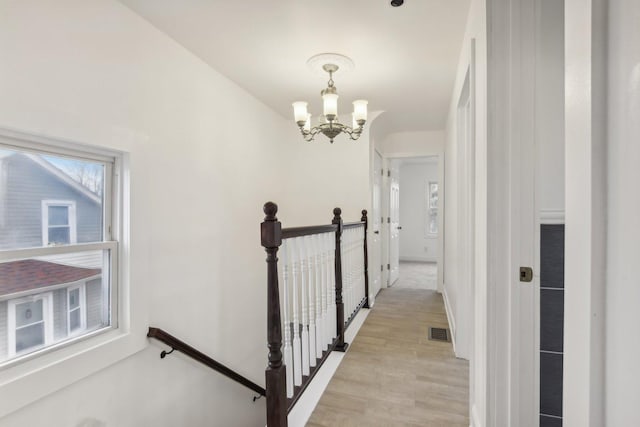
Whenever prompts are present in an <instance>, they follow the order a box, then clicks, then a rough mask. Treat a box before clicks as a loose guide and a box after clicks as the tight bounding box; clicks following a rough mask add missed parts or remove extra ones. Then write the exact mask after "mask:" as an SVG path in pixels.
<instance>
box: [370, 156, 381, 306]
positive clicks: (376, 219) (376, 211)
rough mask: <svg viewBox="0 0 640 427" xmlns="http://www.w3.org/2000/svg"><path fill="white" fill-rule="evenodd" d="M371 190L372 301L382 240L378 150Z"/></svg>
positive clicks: (378, 281) (378, 276) (378, 284)
mask: <svg viewBox="0 0 640 427" xmlns="http://www.w3.org/2000/svg"><path fill="white" fill-rule="evenodd" d="M373 169H374V173H373V177H374V178H373V192H372V195H371V196H372V201H371V207H372V209H371V210H372V212H371V216H370V221H371V224H370V229H371V234H370V236H371V261H370V267H369V275H370V277H369V301H370V304H372V303H373V301H374V299H375V296H376V294H377V293H378V291H379V290H380V288H381V286H382V274H381V269H380V266H381V265H382V240H381V239H380V231H381V228H382V222H381V215H382V213H381V207H382V203H381V199H380V197H381V195H382V156H380V154H379V153H378V152H375V153H374V161H373Z"/></svg>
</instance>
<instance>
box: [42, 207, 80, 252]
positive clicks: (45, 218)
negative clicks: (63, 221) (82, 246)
mask: <svg viewBox="0 0 640 427" xmlns="http://www.w3.org/2000/svg"><path fill="white" fill-rule="evenodd" d="M51 206H57V207H60V206H62V207H66V208H67V209H68V212H69V215H68V218H69V224H68V227H69V243H68V244H70V245H72V244H75V243H77V242H78V234H77V218H76V202H75V201H73V200H43V201H42V246H49V229H50V228H51V227H60V226H55V225H54V226H51V225H49V207H51Z"/></svg>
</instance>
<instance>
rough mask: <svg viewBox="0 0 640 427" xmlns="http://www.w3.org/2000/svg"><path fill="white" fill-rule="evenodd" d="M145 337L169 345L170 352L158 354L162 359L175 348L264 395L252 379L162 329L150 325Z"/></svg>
mask: <svg viewBox="0 0 640 427" xmlns="http://www.w3.org/2000/svg"><path fill="white" fill-rule="evenodd" d="M147 337H149V338H155V339H157V340H158V341H161V342H163V343H165V344H167V345H168V346H170V347H171V351H170V352H165V351H163V352H162V353H161V354H160V357H161V358H163V359H164V357H165V356H166V355H168V354H170V353H172V352H173V351H174V350H177V351H179V352H180V353H183V354H185V355H187V356H189V357H190V358H192V359H194V360H196V361H198V362H200V363H202V364H203V365H205V366H207V367H209V368H211V369H213V370H214V371H217V372H219V373H221V374H222V375H224V376H225V377H227V378H230V379H232V380H234V381H236V382H238V383H240V384H242V385H243V386H245V387H247V388H249V389H251V390H253V391H255V392H256V393H258V394H259V395H260V396H266V390H265V389H264V388H262V387H260V386H259V385H258V384H256V383H254V382H253V381H251V380H249V379H247V378H245V377H243V376H242V375H240V374H238V373H237V372H235V371H233V370H232V369H230V368H227V367H226V366H224V365H223V364H222V363H219V362H217V361H215V360H213V359H212V358H211V357H209V356H207V355H206V354H204V353H202V352H201V351H198V350H196V349H195V348H193V347H191V346H190V345H189V344H187V343H185V342H184V341H181V340H179V339H178V338H176V337H174V336H173V335H171V334H169V333H167V332H165V331H163V330H162V329H159V328H151V327H150V328H149V332H148V333H147ZM254 400H255V399H254Z"/></svg>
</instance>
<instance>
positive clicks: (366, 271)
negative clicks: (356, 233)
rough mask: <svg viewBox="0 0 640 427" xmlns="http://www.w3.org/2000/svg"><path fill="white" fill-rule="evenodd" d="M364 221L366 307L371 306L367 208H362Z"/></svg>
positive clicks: (362, 219) (361, 219)
mask: <svg viewBox="0 0 640 427" xmlns="http://www.w3.org/2000/svg"><path fill="white" fill-rule="evenodd" d="M360 221H362V222H364V297H365V298H366V300H365V303H364V308H369V250H368V249H367V229H368V228H369V218H367V210H366V209H363V210H362V218H360Z"/></svg>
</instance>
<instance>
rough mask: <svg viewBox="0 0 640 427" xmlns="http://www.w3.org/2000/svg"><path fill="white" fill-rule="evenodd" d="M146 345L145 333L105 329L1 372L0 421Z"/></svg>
mask: <svg viewBox="0 0 640 427" xmlns="http://www.w3.org/2000/svg"><path fill="white" fill-rule="evenodd" d="M146 346H147V339H146V331H145V330H141V331H123V330H120V329H112V330H107V331H105V332H103V333H100V334H98V335H96V336H94V337H91V338H88V339H85V340H82V341H80V342H78V343H74V344H72V345H68V346H65V347H62V348H60V349H57V350H54V351H51V352H49V353H46V354H43V355H40V356H38V357H36V358H33V359H31V360H25V361H23V362H19V363H16V364H11V365H8V366H6V367H5V368H2V370H0V419H1V418H2V417H4V416H6V415H8V414H10V413H12V412H14V411H16V410H18V409H20V408H22V407H24V406H26V405H28V404H30V403H33V402H35V401H36V400H38V399H41V398H43V397H45V396H47V395H49V394H51V393H54V392H56V391H58V390H60V389H61V388H63V387H66V386H69V385H71V384H73V383H75V382H76V381H79V380H81V379H83V378H85V377H87V376H89V375H92V374H94V373H96V372H99V371H100V370H103V369H105V368H107V367H108V366H110V365H112V364H114V363H117V362H118V361H120V360H122V359H124V358H126V357H129V356H131V355H133V354H135V353H137V352H139V351H141V350H143V349H144V348H145V347H146Z"/></svg>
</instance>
